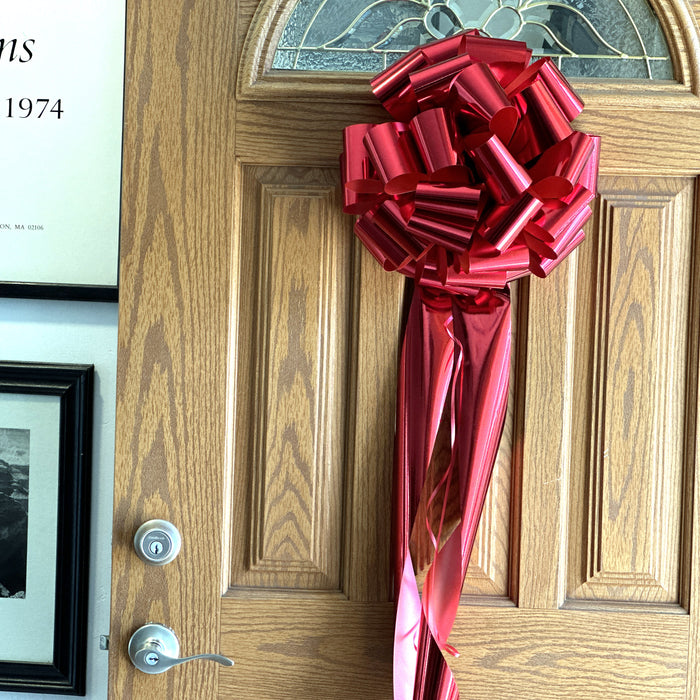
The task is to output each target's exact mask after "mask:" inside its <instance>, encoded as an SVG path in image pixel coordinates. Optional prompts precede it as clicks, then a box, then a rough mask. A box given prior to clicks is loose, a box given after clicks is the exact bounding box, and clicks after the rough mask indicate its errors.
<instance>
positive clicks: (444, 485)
mask: <svg viewBox="0 0 700 700" xmlns="http://www.w3.org/2000/svg"><path fill="white" fill-rule="evenodd" d="M490 294H492V295H493V296H494V297H495V298H496V301H497V302H498V303H493V304H490V305H489V306H488V307H487V308H488V311H487V312H486V313H485V312H484V309H483V306H482V307H480V308H479V309H478V312H475V308H474V306H473V304H472V303H471V302H470V301H469V300H468V299H465V298H462V297H459V298H458V297H455V296H451V295H447V294H444V295H439V294H433V293H430V292H427V291H426V290H425V289H422V288H420V287H418V288H417V289H416V290H415V291H414V296H413V300H412V303H411V309H410V311H409V317H408V322H407V326H406V331H405V335H404V343H403V350H402V358H401V365H400V372H399V387H398V406H397V438H396V460H395V482H394V547H395V556H394V567H395V569H394V574H395V582H396V594H397V620H396V634H395V645H394V698H395V700H458V698H459V693H458V690H457V686H456V683H455V680H454V677H453V675H452V672H451V671H450V669H449V666H448V665H447V663H446V662H445V660H444V658H443V655H442V652H441V649H447V650H449V649H450V647H449V645H447V639H448V637H449V634H450V631H451V629H452V625H453V623H454V620H455V617H456V614H457V610H458V607H459V596H460V593H461V588H462V583H463V581H464V576H465V574H466V569H467V565H468V563H469V558H470V556H471V551H472V547H473V544H474V539H475V537H476V530H477V527H478V523H479V518H480V515H481V510H482V508H483V503H484V499H485V497H486V491H487V489H488V484H489V481H490V477H491V472H492V470H493V465H494V462H495V459H496V453H497V449H498V443H499V440H500V436H501V432H502V429H503V422H504V418H505V409H506V404H507V397H508V377H509V366H510V303H509V297H508V294H507V292H505V291H504V292H490ZM448 397H449V398H450V404H449V405H450V410H449V411H445V406H446V402H447V399H448ZM443 412H445V413H449V414H450V415H451V424H452V425H451V427H452V429H451V439H450V448H449V460H448V461H449V464H448V466H447V467H444V465H443V467H440V466H439V465H438V464H437V463H438V462H439V458H438V457H435V456H434V455H433V452H434V449H435V446H436V439H437V436H438V431H439V428H440V424H441V421H442V420H443ZM451 470H454V471H455V473H454V474H453V473H452V471H451ZM436 484H437V486H436ZM438 496H439V497H438ZM433 503H434V505H435V507H434V508H431V505H432V504H433ZM436 533H437V535H436ZM443 540H444V541H443ZM412 553H413V554H412ZM414 565H415V567H416V568H417V569H418V570H422V571H425V581H424V584H423V591H422V600H421V595H420V593H419V587H418V583H417V580H416V576H415V571H414Z"/></svg>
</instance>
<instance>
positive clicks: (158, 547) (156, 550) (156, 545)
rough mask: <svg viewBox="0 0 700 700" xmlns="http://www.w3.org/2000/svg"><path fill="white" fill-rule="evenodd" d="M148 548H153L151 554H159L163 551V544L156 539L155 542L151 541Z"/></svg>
mask: <svg viewBox="0 0 700 700" xmlns="http://www.w3.org/2000/svg"><path fill="white" fill-rule="evenodd" d="M148 548H149V549H150V550H151V554H154V555H155V556H158V555H159V554H160V553H161V552H162V551H163V544H162V543H161V542H158V541H157V540H156V541H154V542H151V544H150V545H149V546H148Z"/></svg>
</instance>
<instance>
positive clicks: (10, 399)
mask: <svg viewBox="0 0 700 700" xmlns="http://www.w3.org/2000/svg"><path fill="white" fill-rule="evenodd" d="M92 392H93V367H92V365H57V364H51V365H44V364H34V363H5V362H3V363H0V620H2V624H0V691H3V690H9V691H26V692H46V693H48V692H52V693H63V694H67V695H83V694H84V692H85V658H86V641H87V640H86V637H87V602H88V596H87V593H88V591H87V583H88V578H87V577H88V546H89V525H90V520H89V495H90V458H91V444H92Z"/></svg>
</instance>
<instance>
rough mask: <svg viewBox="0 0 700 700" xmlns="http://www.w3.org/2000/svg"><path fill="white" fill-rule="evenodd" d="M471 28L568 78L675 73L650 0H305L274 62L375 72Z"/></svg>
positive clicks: (651, 76)
mask: <svg viewBox="0 0 700 700" xmlns="http://www.w3.org/2000/svg"><path fill="white" fill-rule="evenodd" d="M470 28H478V29H479V30H480V31H482V32H483V33H484V34H486V35H488V36H492V37H500V38H505V39H518V40H520V41H525V42H527V44H528V46H529V47H530V48H531V49H532V50H533V53H534V55H535V56H551V57H552V58H553V59H554V60H556V62H557V64H558V65H559V67H560V68H561V70H562V71H563V72H564V73H565V74H566V75H568V76H569V77H581V76H587V77H592V76H596V77H607V78H649V79H655V80H664V79H671V78H672V77H673V66H672V64H671V59H670V57H669V50H668V45H667V43H666V39H665V38H664V35H663V31H662V29H661V26H660V24H659V20H658V18H657V17H656V15H655V14H654V12H653V10H652V9H651V7H650V6H649V4H648V2H647V0H437V1H436V0H298V2H297V5H296V7H295V8H294V9H293V11H292V13H291V15H290V17H289V20H288V21H287V24H286V26H285V28H284V30H283V32H282V36H281V37H280V41H279V44H278V45H277V50H276V52H275V55H274V59H273V65H272V67H273V68H280V69H290V70H316V71H324V70H326V71H327V70H333V71H338V70H340V71H369V72H373V73H374V72H378V71H380V70H382V69H383V68H385V67H386V66H388V65H390V64H391V63H393V62H394V61H395V60H396V59H397V58H398V57H399V56H401V55H402V54H404V53H406V52H407V51H409V50H410V49H412V48H413V47H414V46H417V45H419V44H424V43H426V42H428V41H431V40H433V39H436V38H438V39H439V38H442V37H445V36H449V35H451V34H454V33H456V32H459V31H462V30H463V29H470Z"/></svg>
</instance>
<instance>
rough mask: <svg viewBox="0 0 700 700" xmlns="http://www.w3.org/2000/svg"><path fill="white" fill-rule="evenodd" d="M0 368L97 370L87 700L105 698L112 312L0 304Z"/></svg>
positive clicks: (13, 696)
mask: <svg viewBox="0 0 700 700" xmlns="http://www.w3.org/2000/svg"><path fill="white" fill-rule="evenodd" d="M0 361H26V362H67V363H81V364H92V365H95V397H94V430H93V459H92V502H91V511H92V513H91V532H90V576H89V604H88V605H89V611H88V648H87V695H86V697H88V698H89V699H90V700H103V699H105V698H106V697H107V656H108V654H107V652H106V651H102V650H100V648H99V647H100V644H99V643H100V635H106V634H109V597H110V569H111V546H112V494H113V486H114V484H113V481H114V412H115V407H116V368H117V305H116V304H101V303H88V302H67V301H34V300H26V299H18V300H15V299H0ZM28 698H42V699H43V700H51V699H55V700H59V699H60V698H62V699H64V700H65V698H66V696H65V695H46V694H35V693H1V692H0V700H27V699H28Z"/></svg>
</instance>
